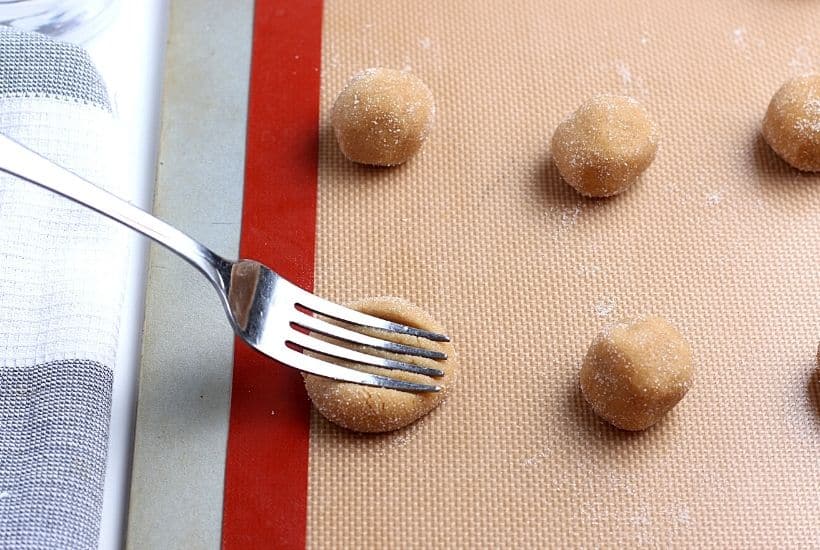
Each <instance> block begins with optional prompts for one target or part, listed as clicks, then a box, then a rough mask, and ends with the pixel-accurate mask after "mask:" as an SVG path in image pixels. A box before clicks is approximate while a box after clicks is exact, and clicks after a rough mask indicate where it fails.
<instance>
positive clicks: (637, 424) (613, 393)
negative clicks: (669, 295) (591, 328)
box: [581, 317, 694, 430]
mask: <svg viewBox="0 0 820 550" xmlns="http://www.w3.org/2000/svg"><path fill="white" fill-rule="evenodd" d="M693 377H694V371H693V367H692V349H691V348H690V347H689V345H688V344H687V343H686V342H685V341H684V339H683V336H681V334H680V333H679V332H678V331H677V330H676V329H675V327H673V326H672V325H670V324H669V323H667V322H666V321H664V320H663V319H661V318H660V317H644V318H640V319H635V320H629V321H623V322H621V323H618V324H615V325H613V326H611V327H608V328H606V329H604V330H603V331H602V332H601V333H599V334H598V336H597V337H596V338H595V340H594V341H593V342H592V345H591V346H590V348H589V351H588V352H587V355H586V358H585V359H584V363H583V365H582V367H581V392H582V393H583V395H584V398H585V399H586V400H587V402H589V404H590V405H591V406H592V409H593V410H594V411H595V413H596V414H598V416H600V417H602V418H603V419H604V420H607V421H608V422H610V423H612V424H614V425H615V426H617V427H618V428H621V429H624V430H643V429H646V428H648V427H649V426H652V425H653V424H655V423H656V422H657V421H658V420H660V419H661V418H662V417H663V415H665V414H666V413H667V412H669V410H670V409H672V407H674V406H675V405H676V404H677V403H678V401H680V400H681V399H683V396H684V395H686V392H687V391H689V388H690V387H691V386H692V382H693Z"/></svg>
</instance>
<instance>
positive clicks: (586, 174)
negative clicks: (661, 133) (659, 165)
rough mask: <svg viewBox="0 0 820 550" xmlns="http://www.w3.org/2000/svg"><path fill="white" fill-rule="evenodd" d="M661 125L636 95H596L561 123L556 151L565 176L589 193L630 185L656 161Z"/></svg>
mask: <svg viewBox="0 0 820 550" xmlns="http://www.w3.org/2000/svg"><path fill="white" fill-rule="evenodd" d="M657 149H658V130H657V128H656V126H655V124H654V123H653V122H652V120H651V119H650V118H649V114H648V113H647V112H646V109H644V108H643V107H642V106H641V104H640V103H638V101H637V100H635V99H633V98H631V97H626V96H616V95H601V96H596V97H593V98H592V99H590V100H589V101H587V102H585V103H584V104H583V105H581V106H580V107H579V108H578V110H577V111H575V112H574V113H573V114H572V115H571V116H570V117H569V118H568V119H566V120H565V121H564V122H562V123H561V124H559V125H558V128H556V130H555V134H553V136H552V157H553V160H554V161H555V165H556V166H557V167H558V171H559V172H560V173H561V177H563V178H564V180H565V181H566V182H567V183H568V184H570V185H571V186H572V187H574V188H575V190H576V191H578V192H579V193H581V194H582V195H585V196H587V197H611V196H612V195H617V194H618V193H621V192H623V191H625V190H626V189H627V188H628V187H629V186H630V185H632V184H633V183H634V182H635V180H637V179H638V176H640V175H641V173H643V171H644V170H646V168H647V167H648V166H649V165H650V164H651V163H652V160H653V159H654V158H655V152H656V151H657Z"/></svg>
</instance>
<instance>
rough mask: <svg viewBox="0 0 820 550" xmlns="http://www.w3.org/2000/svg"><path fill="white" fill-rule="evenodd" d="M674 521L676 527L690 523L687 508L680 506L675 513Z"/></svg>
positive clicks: (690, 519)
mask: <svg viewBox="0 0 820 550" xmlns="http://www.w3.org/2000/svg"><path fill="white" fill-rule="evenodd" d="M675 521H676V522H677V523H678V525H689V524H690V523H692V518H691V516H690V515H689V508H688V507H686V506H681V507H680V508H679V509H678V510H677V512H675Z"/></svg>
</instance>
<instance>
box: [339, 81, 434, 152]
mask: <svg viewBox="0 0 820 550" xmlns="http://www.w3.org/2000/svg"><path fill="white" fill-rule="evenodd" d="M434 114H435V103H434V102H433V93H432V92H431V91H430V88H428V87H427V85H426V84H425V83H424V82H422V81H421V80H419V79H418V78H416V77H415V76H413V75H412V74H410V73H409V72H406V71H397V70H394V69H367V70H364V71H362V72H360V73H357V74H356V75H354V76H353V78H351V79H350V81H349V82H348V83H347V86H345V89H344V90H342V93H340V94H339V97H337V98H336V102H335V103H334V104H333V112H332V113H331V118H330V122H331V124H332V125H333V130H334V132H335V134H336V141H338V142H339V148H340V149H341V150H342V153H344V155H345V156H346V157H347V158H349V159H350V160H352V161H353V162H359V163H362V164H371V165H375V166H394V165H396V164H401V163H403V162H405V161H407V160H408V159H409V158H410V157H412V156H413V155H415V154H416V152H417V151H418V150H419V149H421V146H422V144H423V143H424V140H425V139H426V138H427V134H428V133H429V132H430V129H431V128H432V126H433V115H434Z"/></svg>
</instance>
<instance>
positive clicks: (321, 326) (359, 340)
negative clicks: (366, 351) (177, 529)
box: [292, 311, 447, 360]
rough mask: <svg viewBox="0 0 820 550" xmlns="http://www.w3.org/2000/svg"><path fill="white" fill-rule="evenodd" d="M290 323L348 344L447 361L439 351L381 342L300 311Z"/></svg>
mask: <svg viewBox="0 0 820 550" xmlns="http://www.w3.org/2000/svg"><path fill="white" fill-rule="evenodd" d="M292 322H293V323H296V324H297V325H299V326H301V327H304V328H306V329H308V330H312V331H315V332H320V333H322V334H325V335H327V336H332V337H334V338H338V339H340V340H346V341H348V342H353V343H356V344H362V345H364V346H370V347H372V348H376V349H380V350H384V351H389V352H392V353H398V354H402V355H414V356H416V357H425V358H427V359H436V360H443V359H447V354H446V353H443V352H441V351H435V350H430V349H424V348H417V347H414V346H407V345H404V344H399V343H397V342H391V341H389V340H382V339H381V338H374V337H372V336H368V335H366V334H362V333H361V332H356V331H355V330H348V329H346V328H343V327H340V326H338V325H334V324H333V323H328V322H327V321H323V320H322V319H319V318H317V317H312V316H310V315H307V314H305V313H302V312H301V311H297V312H296V315H295V316H294V320H293V321H292Z"/></svg>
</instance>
